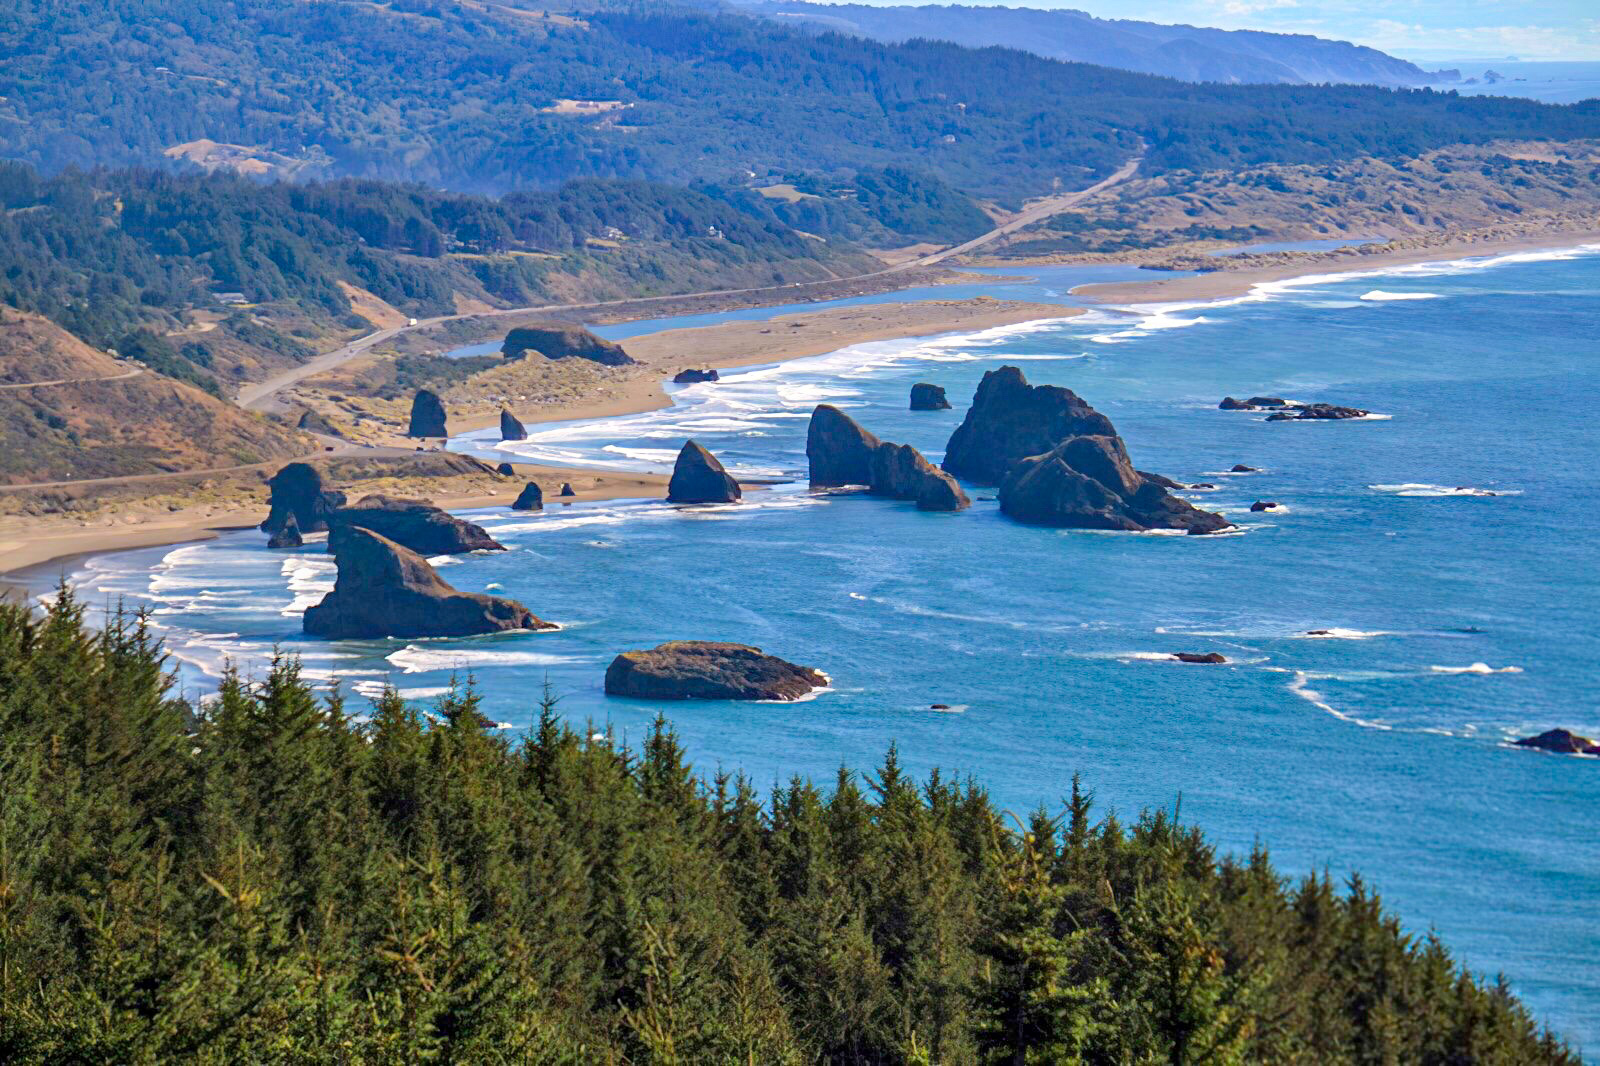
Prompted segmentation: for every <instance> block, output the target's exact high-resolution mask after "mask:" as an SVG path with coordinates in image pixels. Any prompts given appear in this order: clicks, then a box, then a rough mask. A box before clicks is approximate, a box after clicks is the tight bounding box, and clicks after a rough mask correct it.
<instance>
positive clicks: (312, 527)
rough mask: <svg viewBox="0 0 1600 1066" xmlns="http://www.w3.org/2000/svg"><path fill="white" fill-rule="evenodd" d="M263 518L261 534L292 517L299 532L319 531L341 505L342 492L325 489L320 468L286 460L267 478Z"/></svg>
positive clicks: (276, 528) (322, 529)
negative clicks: (285, 462)
mask: <svg viewBox="0 0 1600 1066" xmlns="http://www.w3.org/2000/svg"><path fill="white" fill-rule="evenodd" d="M267 491H268V493H269V495H268V499H267V504H268V508H269V510H268V513H267V520H266V521H265V522H262V523H261V531H262V532H263V533H276V532H278V531H279V530H281V529H283V527H284V526H285V525H286V524H287V523H288V522H289V520H290V519H291V518H292V519H294V523H295V526H296V527H297V528H298V529H299V530H300V532H301V533H303V534H304V533H321V532H323V531H324V530H326V529H327V528H328V518H329V516H330V515H332V514H333V512H334V511H336V510H338V509H339V508H340V507H343V506H344V502H345V495H344V493H342V492H338V491H336V490H333V489H330V488H328V486H327V484H326V483H325V482H324V481H323V479H322V471H320V470H318V469H317V468H316V467H314V466H312V465H311V464H310V463H290V464H288V465H287V466H285V467H284V468H283V469H281V470H279V471H278V472H277V473H276V474H273V475H272V477H271V478H269V479H268V480H267Z"/></svg>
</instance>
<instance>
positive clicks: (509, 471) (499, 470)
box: [494, 463, 517, 477]
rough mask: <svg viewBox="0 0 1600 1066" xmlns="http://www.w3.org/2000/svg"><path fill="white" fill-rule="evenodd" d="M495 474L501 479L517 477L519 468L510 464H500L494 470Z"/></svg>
mask: <svg viewBox="0 0 1600 1066" xmlns="http://www.w3.org/2000/svg"><path fill="white" fill-rule="evenodd" d="M494 472H495V473H496V474H499V475H500V476H501V477H516V476H517V468H516V467H514V466H512V465H511V464H510V463H500V464H499V465H497V466H496V467H495V468H494Z"/></svg>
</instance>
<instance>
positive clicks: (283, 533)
mask: <svg viewBox="0 0 1600 1066" xmlns="http://www.w3.org/2000/svg"><path fill="white" fill-rule="evenodd" d="M304 543H305V539H304V538H303V537H301V536H300V526H299V524H298V523H296V522H295V520H294V515H292V514H291V515H290V516H289V517H288V518H287V519H285V520H284V523H283V527H282V528H281V529H279V530H277V531H276V532H274V533H273V534H272V536H270V537H268V538H267V547H269V548H298V547H300V546H301V545H302V544H304Z"/></svg>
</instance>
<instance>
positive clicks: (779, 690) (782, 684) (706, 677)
mask: <svg viewBox="0 0 1600 1066" xmlns="http://www.w3.org/2000/svg"><path fill="white" fill-rule="evenodd" d="M827 683H828V679H827V678H826V677H824V676H823V675H822V674H820V673H818V672H817V671H816V670H813V669H811V668H810V667H806V666H796V665H795V664H794V663H791V662H785V661H784V660H783V659H780V658H778V657H777V656H776V655H767V654H765V653H763V652H762V650H761V649H760V648H752V647H750V646H749V645H746V644H724V643H721V642H717V641H708V640H674V641H668V642H667V643H666V644H662V645H660V646H658V647H655V648H650V649H647V650H641V651H625V652H623V653H622V654H621V655H619V656H617V657H616V658H615V659H613V660H612V661H611V665H610V666H609V667H607V668H606V695H608V696H631V697H633V698H635V699H646V700H797V699H799V698H800V697H802V696H804V695H806V694H807V693H809V692H810V691H811V690H812V689H817V688H822V687H824V686H825V685H827Z"/></svg>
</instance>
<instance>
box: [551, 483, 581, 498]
mask: <svg viewBox="0 0 1600 1066" xmlns="http://www.w3.org/2000/svg"><path fill="white" fill-rule="evenodd" d="M556 495H558V496H576V495H577V493H576V492H573V491H572V482H570V481H563V482H562V483H561V491H560V492H558V493H556Z"/></svg>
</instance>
